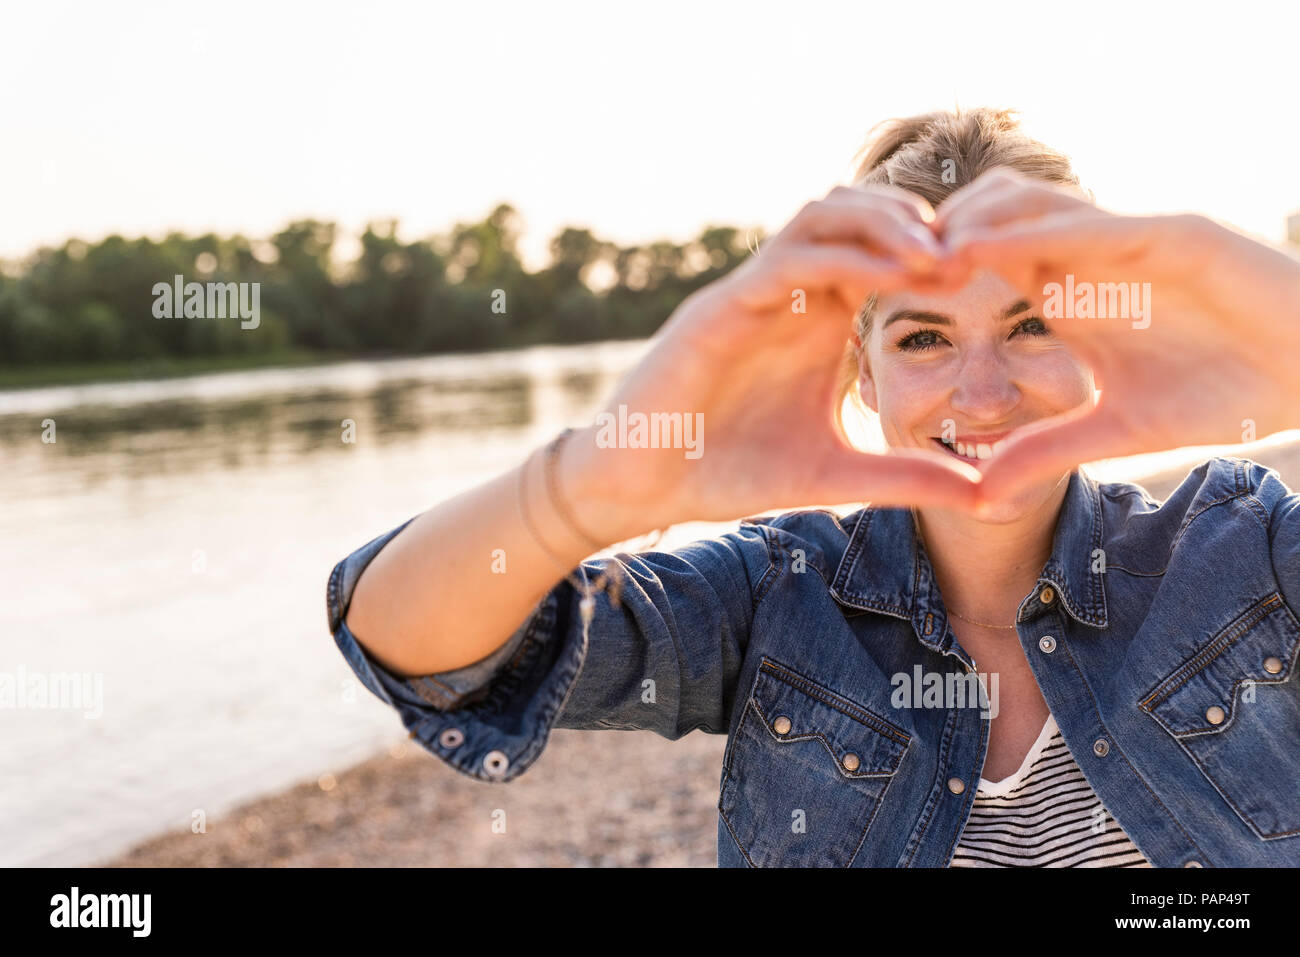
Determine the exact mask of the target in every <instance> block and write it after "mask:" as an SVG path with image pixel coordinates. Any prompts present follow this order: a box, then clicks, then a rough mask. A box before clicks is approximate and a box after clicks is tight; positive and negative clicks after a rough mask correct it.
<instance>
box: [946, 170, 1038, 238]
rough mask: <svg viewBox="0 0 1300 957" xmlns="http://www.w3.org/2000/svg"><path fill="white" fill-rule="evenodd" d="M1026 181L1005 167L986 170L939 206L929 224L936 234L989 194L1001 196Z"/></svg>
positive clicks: (1022, 175) (1022, 176)
mask: <svg viewBox="0 0 1300 957" xmlns="http://www.w3.org/2000/svg"><path fill="white" fill-rule="evenodd" d="M1026 179H1027V177H1026V176H1024V174H1022V173H1019V172H1017V171H1016V170H1013V169H1010V168H1009V167H1005V166H997V167H994V168H993V169H990V170H986V171H985V172H983V173H981V174H980V175H979V176H977V177H975V179H973V180H971V181H970V182H969V183H967V184H966V185H965V186H963V187H961V188H960V189H958V190H957V191H956V192H954V193H953V194H952V195H951V196H949V197H948V198H947V199H945V200H944V201H943V202H942V203H940V204H939V208H938V209H937V210H936V211H935V218H934V222H933V223H932V224H931V225H932V226H933V227H934V230H935V232H936V233H940V232H942V231H943V228H944V225H945V224H946V223H947V222H949V221H950V220H951V219H952V217H953V216H954V215H956V214H957V213H959V212H960V211H961V210H962V209H964V208H965V207H967V206H969V205H971V204H975V203H979V202H981V201H983V199H984V198H985V197H986V196H989V195H991V194H1001V193H1005V192H1007V191H1010V190H1014V189H1016V188H1018V187H1019V186H1020V185H1021V184H1022V183H1023V182H1024V181H1025V180H1026Z"/></svg>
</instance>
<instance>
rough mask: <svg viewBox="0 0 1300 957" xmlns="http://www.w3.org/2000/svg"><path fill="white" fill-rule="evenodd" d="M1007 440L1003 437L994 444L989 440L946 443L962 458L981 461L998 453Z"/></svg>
mask: <svg viewBox="0 0 1300 957" xmlns="http://www.w3.org/2000/svg"><path fill="white" fill-rule="evenodd" d="M940 441H942V440H940ZM1005 441H1006V440H1005V439H1003V440H1000V441H998V442H993V443H992V444H989V443H987V442H971V443H969V444H967V443H966V442H957V441H954V442H951V443H944V444H945V445H947V446H948V448H950V449H952V451H954V452H956V453H957V454H958V455H960V456H961V457H962V458H965V459H971V460H972V461H981V460H984V459H991V458H993V456H995V455H997V454H998V450H999V449H1001V448H1002V445H1003V443H1004V442H1005Z"/></svg>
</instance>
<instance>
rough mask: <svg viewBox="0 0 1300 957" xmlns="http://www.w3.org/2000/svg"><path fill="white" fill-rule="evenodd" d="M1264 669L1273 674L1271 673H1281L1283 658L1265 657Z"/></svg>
mask: <svg viewBox="0 0 1300 957" xmlns="http://www.w3.org/2000/svg"><path fill="white" fill-rule="evenodd" d="M1264 670H1265V671H1267V672H1268V673H1269V674H1271V675H1275V674H1278V673H1280V672H1281V671H1282V659H1281V658H1265V659H1264Z"/></svg>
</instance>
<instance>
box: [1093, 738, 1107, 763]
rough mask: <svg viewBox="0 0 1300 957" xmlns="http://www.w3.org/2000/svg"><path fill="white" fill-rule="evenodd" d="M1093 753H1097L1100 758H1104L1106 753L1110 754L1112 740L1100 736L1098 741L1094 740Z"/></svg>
mask: <svg viewBox="0 0 1300 957" xmlns="http://www.w3.org/2000/svg"><path fill="white" fill-rule="evenodd" d="M1092 753H1093V754H1095V755H1097V757H1099V758H1104V757H1105V756H1106V755H1108V754H1110V742H1109V741H1107V740H1106V739H1105V738H1098V739H1097V740H1096V741H1094V742H1092Z"/></svg>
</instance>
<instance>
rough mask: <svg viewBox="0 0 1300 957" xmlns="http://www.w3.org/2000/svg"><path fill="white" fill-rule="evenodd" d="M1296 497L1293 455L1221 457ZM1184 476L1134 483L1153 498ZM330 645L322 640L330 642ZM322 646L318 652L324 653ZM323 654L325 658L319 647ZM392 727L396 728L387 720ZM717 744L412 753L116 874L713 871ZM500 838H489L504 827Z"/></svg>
mask: <svg viewBox="0 0 1300 957" xmlns="http://www.w3.org/2000/svg"><path fill="white" fill-rule="evenodd" d="M1231 454H1234V455H1240V456H1242V457H1246V458H1251V459H1254V460H1255V461H1258V462H1262V463H1264V464H1266V465H1269V466H1271V467H1273V468H1277V469H1278V470H1279V472H1280V473H1281V474H1282V476H1283V478H1284V479H1285V480H1286V482H1287V484H1288V485H1289V486H1290V487H1291V488H1293V489H1295V488H1300V444H1298V443H1295V442H1291V443H1288V444H1286V445H1280V446H1271V447H1268V448H1259V449H1251V450H1242V451H1239V452H1234V453H1231ZM1187 472H1188V469H1187V468H1186V467H1182V468H1176V469H1171V470H1166V471H1163V472H1159V473H1155V474H1151V475H1145V476H1137V477H1134V478H1132V479H1130V481H1136V482H1138V483H1139V484H1141V485H1143V486H1145V487H1146V489H1147V490H1148V491H1149V492H1150V493H1151V494H1152V495H1153V496H1155V497H1156V498H1158V499H1163V498H1164V497H1166V496H1167V495H1168V494H1169V492H1170V491H1171V490H1172V489H1173V488H1175V487H1176V486H1177V485H1178V483H1179V482H1181V481H1182V479H1183V478H1184V477H1186V474H1187ZM326 637H327V638H328V636H326ZM325 647H327V646H326V645H322V648H325ZM328 647H330V648H332V646H328ZM393 723H394V725H395V726H396V728H397V730H398V731H399V732H400V730H401V727H400V724H399V722H398V720H397V717H396V715H394V718H393ZM725 746H726V739H725V737H723V736H721V735H704V734H701V733H699V732H694V733H692V734H690V735H688V736H686V737H685V738H683V739H681V740H680V741H668V740H665V739H663V738H660V737H658V736H656V735H654V734H651V733H649V732H639V731H637V732H630V731H601V732H593V731H565V730H558V731H556V732H554V734H553V735H552V737H551V740H550V743H549V745H548V746H547V749H546V752H545V753H544V754H543V755H542V757H541V758H540V759H539V760H538V762H537V763H536V764H535V765H534V766H533V767H532V768H531V769H530V770H529V771H528V772H527V773H525V774H524V775H522V776H521V777H520V778H518V779H517V780H516V781H514V782H512V783H510V784H509V785H490V784H484V783H480V782H478V781H474V780H471V779H469V778H466V777H464V776H462V775H460V774H458V773H457V772H455V771H453V770H451V768H449V767H447V766H446V765H444V764H443V763H442V762H441V761H439V760H438V759H437V758H435V757H433V756H432V755H430V754H429V753H428V752H426V751H424V750H423V749H422V748H420V747H419V746H418V745H417V744H416V743H415V742H413V741H412V742H407V743H399V744H397V745H395V746H394V748H393V749H392V750H391V751H390V752H388V753H385V754H380V755H378V756H376V757H373V758H371V759H370V760H368V761H365V762H363V763H362V764H359V765H357V766H355V767H352V768H349V769H348V770H346V771H344V772H342V773H339V774H336V775H324V776H323V777H322V778H321V779H320V780H319V781H310V782H305V783H303V784H299V785H297V786H296V787H293V788H291V789H289V790H287V791H285V792H282V793H280V794H277V795H273V796H271V797H268V798H263V799H261V800H257V801H253V802H251V803H248V804H245V805H243V806H241V807H240V808H238V809H237V810H235V811H234V812H232V813H230V814H229V815H227V816H225V817H223V818H221V819H218V820H215V821H209V822H208V826H207V831H206V833H204V834H192V833H190V832H189V831H185V830H181V831H176V832H171V833H167V834H163V835H161V836H158V837H155V838H153V839H151V840H149V841H146V842H144V843H142V844H139V845H137V846H136V847H135V848H133V849H132V850H131V851H129V852H128V853H126V854H124V855H123V856H121V857H119V858H117V859H115V860H113V861H110V862H108V864H107V866H112V867H138V866H148V867H174V866H180V867H194V866H198V867H206V866H227V867H229V866H325V867H331V866H340V865H351V866H356V865H361V866H422V865H423V866H427V865H436V866H448V867H474V866H486V867H498V866H641V867H645V866H653V867H712V866H714V865H715V864H716V854H717V801H718V786H719V778H720V774H721V763H722V752H723V749H724V747H725ZM502 812H504V822H505V830H504V833H497V832H496V831H494V821H499V820H501V819H502Z"/></svg>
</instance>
